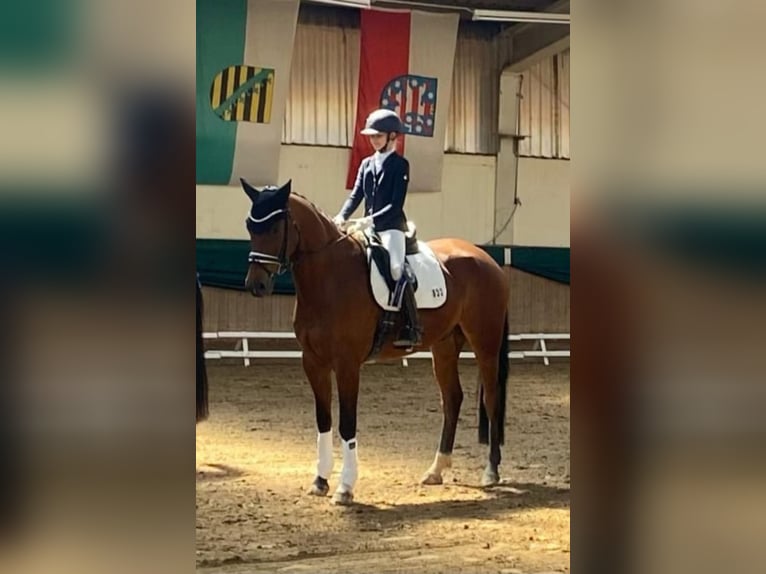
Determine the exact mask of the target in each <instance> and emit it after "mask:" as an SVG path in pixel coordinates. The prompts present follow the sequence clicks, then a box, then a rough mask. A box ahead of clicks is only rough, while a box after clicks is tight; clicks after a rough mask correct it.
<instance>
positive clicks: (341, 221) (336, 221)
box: [332, 213, 346, 228]
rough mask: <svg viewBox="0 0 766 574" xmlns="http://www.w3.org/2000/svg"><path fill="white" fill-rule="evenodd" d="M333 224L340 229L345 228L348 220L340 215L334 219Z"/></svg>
mask: <svg viewBox="0 0 766 574" xmlns="http://www.w3.org/2000/svg"><path fill="white" fill-rule="evenodd" d="M332 222H333V223H334V224H335V225H337V226H338V227H340V228H343V226H344V225H345V223H346V219H345V218H344V217H343V216H342V215H341V214H340V213H339V214H338V215H336V216H335V217H333V218H332Z"/></svg>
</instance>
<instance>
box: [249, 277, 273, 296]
mask: <svg viewBox="0 0 766 574" xmlns="http://www.w3.org/2000/svg"><path fill="white" fill-rule="evenodd" d="M247 287H248V291H250V294H251V295H253V296H254V297H267V296H268V295H271V293H272V292H273V291H274V282H273V281H272V280H271V279H270V278H269V279H264V280H255V281H253V283H252V285H248V286H247Z"/></svg>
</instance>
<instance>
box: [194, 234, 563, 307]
mask: <svg viewBox="0 0 766 574" xmlns="http://www.w3.org/2000/svg"><path fill="white" fill-rule="evenodd" d="M482 249H484V250H485V251H486V252H487V253H488V254H489V255H490V256H491V257H492V258H493V259H494V260H495V261H497V263H498V264H500V265H503V261H504V250H505V249H506V248H505V247H501V246H496V245H491V246H482ZM249 250H250V248H249V245H248V242H247V241H243V240H228V239H197V271H198V272H199V275H200V281H201V282H202V284H203V285H208V286H210V287H223V288H226V289H244V282H245V275H246V274H247V254H248V252H249ZM511 254H512V257H511V260H512V267H516V268H518V269H521V270H522V271H526V272H527V273H533V274H535V275H540V276H542V277H546V278H548V279H552V280H554V281H558V282H560V283H567V284H568V283H569V249H568V248H556V247H513V248H511ZM274 292H275V293H282V294H292V293H294V292H295V288H294V286H293V282H292V277H291V276H290V273H289V272H287V273H285V274H284V275H282V276H280V277H278V278H277V280H276V284H275V286H274Z"/></svg>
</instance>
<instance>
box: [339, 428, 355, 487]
mask: <svg viewBox="0 0 766 574" xmlns="http://www.w3.org/2000/svg"><path fill="white" fill-rule="evenodd" d="M341 444H342V445H343V470H342V471H341V473H340V484H339V485H338V490H339V491H340V492H353V491H354V486H356V479H357V477H358V475H359V470H358V468H357V459H356V438H352V439H351V440H349V441H345V440H342V439H341Z"/></svg>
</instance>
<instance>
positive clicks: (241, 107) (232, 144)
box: [196, 0, 299, 185]
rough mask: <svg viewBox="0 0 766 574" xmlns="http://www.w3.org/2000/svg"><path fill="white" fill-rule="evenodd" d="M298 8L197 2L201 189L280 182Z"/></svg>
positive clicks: (288, 2)
mask: <svg viewBox="0 0 766 574" xmlns="http://www.w3.org/2000/svg"><path fill="white" fill-rule="evenodd" d="M298 5H299V0H197V95H196V99H197V183H199V184H209V185H226V184H229V183H236V181H237V180H238V179H239V178H240V177H244V178H246V179H248V181H250V182H251V183H253V184H254V185H275V184H277V183H278V182H277V171H278V169H279V150H280V144H281V141H282V122H283V119H284V112H285V101H286V99H287V89H288V87H289V82H290V62H291V60H292V53H293V42H294V39H295V27H296V23H297V20H298Z"/></svg>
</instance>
